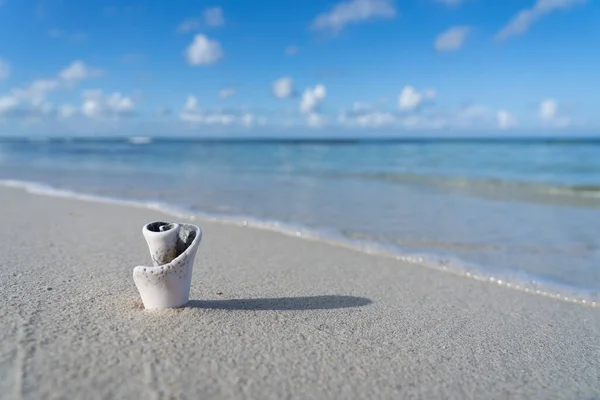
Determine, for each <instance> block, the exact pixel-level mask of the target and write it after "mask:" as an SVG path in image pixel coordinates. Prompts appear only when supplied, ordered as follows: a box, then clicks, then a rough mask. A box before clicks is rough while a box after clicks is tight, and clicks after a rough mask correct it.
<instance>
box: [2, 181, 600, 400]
mask: <svg viewBox="0 0 600 400" xmlns="http://www.w3.org/2000/svg"><path fill="white" fill-rule="evenodd" d="M0 217H1V219H2V226H3V229H0V255H1V257H0V264H1V267H0V296H1V297H0V298H1V302H0V321H1V323H0V326H1V329H0V393H1V396H0V397H1V398H2V399H20V398H25V399H42V398H43V399H75V398H85V399H108V398H119V399H128V398H132V399H133V398H144V399H179V398H182V399H183V398H185V399H199V398H256V399H271V398H272V399H281V398H314V399H317V398H319V399H325V398H340V399H350V398H369V399H374V398H390V399H391V398H394V399H396V398H444V399H449V398H455V399H465V398H476V399H483V398H498V399H500V398H502V399H503V398H539V399H552V398H570V399H575V398H576V399H593V398H600V379H599V377H600V346H599V343H600V310H599V309H597V308H591V307H586V306H582V305H578V304H571V303H568V302H564V301H559V300H555V299H551V298H545V297H541V296H536V295H533V294H529V293H523V292H519V291H516V290H511V289H507V288H505V287H500V286H498V285H493V284H490V283H485V282H479V281H476V280H473V279H468V278H465V277H461V276H456V275H452V274H448V273H444V272H441V271H436V270H432V269H427V268H424V267H420V266H418V265H412V264H406V263H402V262H399V261H397V260H393V259H388V258H384V257H379V256H374V255H368V254H363V253H360V252H357V251H353V250H350V249H346V248H342V247H336V246H332V245H329V244H326V243H319V242H315V241H309V240H302V239H298V238H294V237H290V236H285V235H282V234H279V233H275V232H269V231H265V230H259V229H255V228H249V227H237V226H231V225H224V224H219V223H215V222H209V221H204V220H201V219H196V220H195V221H194V223H195V224H197V225H199V226H200V227H201V228H202V230H203V233H204V235H203V240H202V243H201V245H200V250H199V253H198V256H197V258H196V263H195V268H194V278H193V282H192V291H191V299H192V300H191V301H190V303H189V304H188V306H186V307H184V308H181V309H177V310H167V311H158V312H157V311H154V312H148V311H145V310H144V309H143V307H142V304H141V301H140V298H139V295H138V292H137V290H136V288H135V286H134V284H133V280H132V276H131V275H132V269H133V267H135V266H136V265H142V264H149V263H150V255H149V254H148V250H147V247H146V243H145V242H144V240H143V238H142V235H141V228H142V226H143V225H144V224H145V223H147V222H150V221H155V220H165V219H167V220H170V221H176V220H177V218H174V217H172V216H165V215H164V214H162V213H160V212H157V211H153V210H146V209H141V208H134V207H127V206H122V205H115V204H104V203H94V202H85V201H80V200H73V199H67V198H56V197H49V196H39V195H33V194H29V193H26V192H25V191H23V190H20V189H10V188H0Z"/></svg>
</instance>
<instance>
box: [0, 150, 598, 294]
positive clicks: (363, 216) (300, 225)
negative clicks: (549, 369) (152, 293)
mask: <svg viewBox="0 0 600 400" xmlns="http://www.w3.org/2000/svg"><path fill="white" fill-rule="evenodd" d="M0 180H1V182H2V184H4V185H8V186H21V187H25V188H27V189H29V190H30V191H35V192H38V193H40V192H41V193H45V194H54V195H69V196H74V197H77V196H79V197H81V196H82V194H85V195H92V196H94V198H97V199H123V200H128V201H132V202H136V204H140V205H147V204H150V205H152V206H153V207H162V208H164V209H165V210H178V212H180V213H186V214H200V215H203V216H211V217H215V218H219V219H222V220H225V221H230V222H233V223H239V224H242V225H245V224H250V225H255V226H259V227H262V228H265V229H277V230H280V231H284V232H286V233H289V234H293V235H297V236H303V237H307V238H311V239H316V240H327V241H333V242H336V243H339V244H345V245H348V246H353V247H356V248H358V249H360V250H361V251H367V252H380V253H385V254H387V255H389V256H394V257H398V258H402V259H406V260H409V261H413V262H416V263H418V264H420V265H423V266H424V267H433V268H438V269H443V270H447V271H450V272H454V273H460V274H465V275H468V276H471V277H475V278H477V279H482V280H487V281H489V282H490V284H498V283H499V282H500V284H503V285H508V286H511V287H513V288H514V287H516V288H517V289H524V290H527V291H532V292H537V293H538V294H551V295H557V296H558V295H560V296H561V297H568V298H569V299H577V301H581V302H587V303H589V302H592V301H598V300H599V299H600V295H599V293H600V140H571V141H564V140H563V141H561V140H502V141H500V140H497V141H481V140H479V141H478V140H457V141H450V140H441V141H440V140H433V139H432V140H399V141H354V140H349V141H301V140H300V141H291V140H290V141H276V140H261V141H201V140H184V139H179V140H173V139H172V140H167V139H153V140H152V139H144V138H132V139H128V138H123V139H95V140H91V139H51V140H26V139H3V140H1V141H0ZM88 197H89V196H88ZM0 204H1V199H0Z"/></svg>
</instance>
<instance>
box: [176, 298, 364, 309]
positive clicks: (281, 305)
mask: <svg viewBox="0 0 600 400" xmlns="http://www.w3.org/2000/svg"><path fill="white" fill-rule="evenodd" d="M371 303H372V301H371V300H370V299H367V298H365V297H355V296H336V295H329V296H305V297H275V298H258V299H229V300H190V301H189V302H188V303H187V305H186V306H185V307H189V308H205V309H217V310H244V311H292V310H330V309H335V308H352V307H362V306H366V305H368V304H371Z"/></svg>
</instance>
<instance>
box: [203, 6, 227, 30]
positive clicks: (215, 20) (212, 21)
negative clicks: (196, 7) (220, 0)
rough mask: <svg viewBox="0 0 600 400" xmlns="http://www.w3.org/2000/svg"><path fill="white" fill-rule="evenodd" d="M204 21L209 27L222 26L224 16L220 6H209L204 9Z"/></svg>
mask: <svg viewBox="0 0 600 400" xmlns="http://www.w3.org/2000/svg"><path fill="white" fill-rule="evenodd" d="M204 22H205V23H206V25H208V26H211V27H215V28H216V27H218V26H223V25H224V24H225V18H224V17H223V9H222V8H221V7H210V8H207V9H206V10H204Z"/></svg>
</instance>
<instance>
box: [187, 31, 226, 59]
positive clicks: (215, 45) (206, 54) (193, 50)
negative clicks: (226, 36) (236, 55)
mask: <svg viewBox="0 0 600 400" xmlns="http://www.w3.org/2000/svg"><path fill="white" fill-rule="evenodd" d="M222 56H223V49H222V48H221V44H220V43H219V42H217V41H216V40H210V39H209V38H208V37H206V36H205V35H201V34H199V35H196V36H195V37H194V41H193V42H192V44H190V46H189V47H188V48H187V50H186V57H187V60H188V63H189V64H190V65H203V64H213V63H215V62H217V61H218V60H219V59H220V58H221V57H222Z"/></svg>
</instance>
